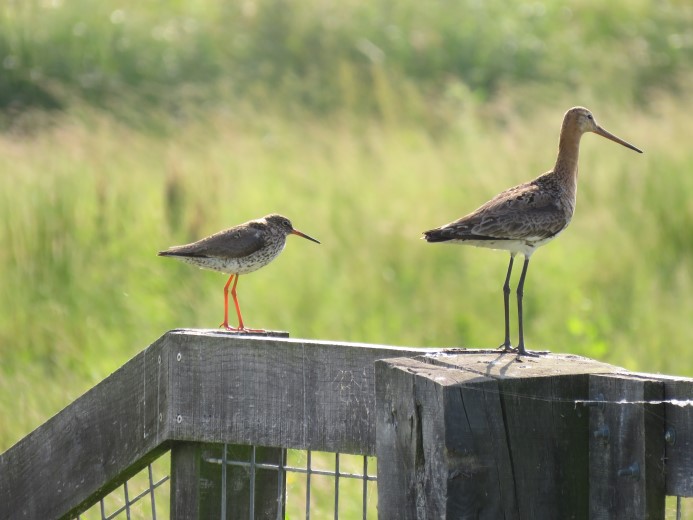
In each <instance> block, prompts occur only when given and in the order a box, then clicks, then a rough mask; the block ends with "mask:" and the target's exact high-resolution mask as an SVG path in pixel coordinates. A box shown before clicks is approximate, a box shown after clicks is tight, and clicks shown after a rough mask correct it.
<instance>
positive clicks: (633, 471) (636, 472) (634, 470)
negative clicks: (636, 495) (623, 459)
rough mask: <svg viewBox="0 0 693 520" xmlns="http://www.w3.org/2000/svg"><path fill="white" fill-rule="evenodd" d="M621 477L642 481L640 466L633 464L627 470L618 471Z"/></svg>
mask: <svg viewBox="0 0 693 520" xmlns="http://www.w3.org/2000/svg"><path fill="white" fill-rule="evenodd" d="M618 476H619V477H631V478H633V480H640V464H638V463H637V462H633V464H631V465H630V466H628V467H627V468H623V469H619V470H618Z"/></svg>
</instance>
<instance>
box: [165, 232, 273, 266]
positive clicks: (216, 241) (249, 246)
mask: <svg viewBox="0 0 693 520" xmlns="http://www.w3.org/2000/svg"><path fill="white" fill-rule="evenodd" d="M264 246H265V240H264V239H263V234H262V233H261V232H260V230H258V229H256V228H255V227H254V226H252V225H246V226H243V227H240V226H239V227H236V228H231V229H227V230H224V231H220V232H219V233H215V234H214V235H211V236H209V237H207V238H203V239H202V240H198V241H197V242H193V243H192V244H186V245H183V246H173V247H171V248H169V249H168V250H166V251H162V252H161V253H159V255H160V256H192V257H218V258H239V257H244V256H248V255H250V254H252V253H254V252H256V251H257V250H259V249H261V248H262V247H264Z"/></svg>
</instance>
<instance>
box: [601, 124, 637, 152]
mask: <svg viewBox="0 0 693 520" xmlns="http://www.w3.org/2000/svg"><path fill="white" fill-rule="evenodd" d="M594 133H595V134H597V135H601V136H602V137H606V138H607V139H611V140H612V141H613V142H615V143H618V144H622V145H623V146H625V147H626V148H630V149H631V150H635V151H636V152H638V153H642V150H641V149H640V148H636V147H635V146H633V145H632V144H630V143H629V142H627V141H624V140H623V139H621V138H620V137H616V136H615V135H614V134H612V133H611V132H607V131H606V130H604V129H603V128H602V127H601V126H599V125H597V129H596V130H595V131H594Z"/></svg>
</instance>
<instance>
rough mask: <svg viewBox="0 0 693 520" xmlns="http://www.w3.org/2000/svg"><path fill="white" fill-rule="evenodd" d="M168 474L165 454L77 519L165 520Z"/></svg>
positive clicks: (168, 462)
mask: <svg viewBox="0 0 693 520" xmlns="http://www.w3.org/2000/svg"><path fill="white" fill-rule="evenodd" d="M169 475H170V456H169V454H168V453H166V454H164V455H162V456H161V457H159V458H158V459H157V460H155V461H154V462H152V463H151V464H148V465H147V467H146V468H144V469H143V470H142V471H140V472H139V473H137V474H136V475H134V476H133V477H132V478H130V479H128V480H127V481H125V482H124V483H123V485H121V486H119V487H118V488H116V489H115V490H113V491H112V492H111V493H109V494H108V495H106V496H104V497H102V498H101V499H100V500H98V501H97V502H96V503H95V504H93V505H92V506H91V507H90V508H89V509H87V510H86V511H85V512H84V513H82V514H80V515H79V516H77V517H76V519H77V520H113V519H117V520H121V519H127V520H145V519H151V520H168V518H169V517H170V514H169V502H170V489H169V481H170V476H169Z"/></svg>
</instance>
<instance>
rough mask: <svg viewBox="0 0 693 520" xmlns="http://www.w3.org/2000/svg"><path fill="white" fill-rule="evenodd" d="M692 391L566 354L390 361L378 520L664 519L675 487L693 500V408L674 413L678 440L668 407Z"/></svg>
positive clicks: (383, 388)
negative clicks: (668, 461)
mask: <svg viewBox="0 0 693 520" xmlns="http://www.w3.org/2000/svg"><path fill="white" fill-rule="evenodd" d="M682 380H683V378H681V379H679V380H678V382H677V383H674V382H673V381H672V382H671V383H667V382H665V381H662V380H660V379H657V378H656V376H648V377H645V376H638V375H634V374H631V373H628V372H627V371H625V370H623V369H619V368H617V367H613V366H610V365H606V364H604V363H600V362H597V361H593V360H589V359H584V358H580V357H577V356H567V355H557V354H550V355H546V356H540V357H536V358H534V357H523V358H522V360H519V359H518V358H517V357H516V356H515V355H512V354H501V353H496V352H489V351H457V352H450V353H435V354H431V355H424V356H418V357H416V358H408V359H403V358H400V359H389V360H385V361H379V362H377V363H376V403H377V404H376V410H377V438H376V454H377V456H378V460H379V463H378V504H379V514H380V516H381V518H394V517H397V518H405V519H424V518H436V519H439V518H447V519H453V518H454V519H465V518H470V519H472V518H473V519H479V518H482V519H486V518H488V519H493V518H506V519H512V518H517V519H535V518H562V519H569V518H574V519H582V518H629V519H640V518H642V519H645V518H652V519H653V518H664V497H665V485H666V489H668V490H669V491H670V492H671V491H674V492H675V493H677V494H681V495H690V494H691V493H692V492H693V489H691V488H692V487H693V486H692V485H691V483H692V482H693V477H691V474H692V473H691V468H692V466H691V464H690V462H691V461H690V458H691V456H690V453H691V448H692V447H693V444H686V443H691V435H693V433H691V431H692V428H693V424H691V421H690V419H691V415H690V412H689V410H690V407H689V408H682V407H678V408H676V410H673V411H674V412H675V413H672V415H671V418H672V420H673V421H674V422H676V423H677V424H678V426H675V425H674V424H672V423H668V422H667V415H666V411H667V410H668V408H666V409H665V404H664V403H663V402H662V401H663V400H665V399H668V400H671V399H672V396H679V397H678V398H681V397H680V396H685V395H691V393H693V380H687V381H686V382H685V384H684V382H683V381H682ZM684 388H685V390H684ZM667 389H668V390H667ZM594 401H599V403H595V402H594ZM669 406H673V405H671V404H669V403H667V404H666V407H669ZM682 421H688V423H687V424H686V425H685V426H684V425H683V424H682ZM672 429H673V430H676V431H677V432H678V431H679V429H680V430H681V431H682V432H685V433H683V435H684V437H686V438H685V439H679V440H678V442H680V443H683V444H685V445H686V447H684V448H681V444H678V447H677V444H676V443H674V444H671V446H670V448H665V443H666V442H667V441H666V439H670V440H671V437H672V436H673V435H674V434H673V433H671V432H672V431H673V430H672ZM667 431H668V432H669V434H668V435H669V436H668V437H667V434H666V432H667ZM677 435H678V434H677ZM665 450H666V453H665ZM676 450H681V451H686V452H687V455H685V456H678V457H676V459H677V460H676V462H673V461H672V462H671V468H672V469H673V471H674V472H676V475H671V478H667V479H666V480H665V460H666V457H667V456H670V455H675V454H676V453H675V452H676ZM683 468H686V470H684V469H683ZM685 471H687V473H686V476H685V477H680V476H679V475H680V474H681V473H683V472H685ZM674 482H676V483H675V484H674Z"/></svg>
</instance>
